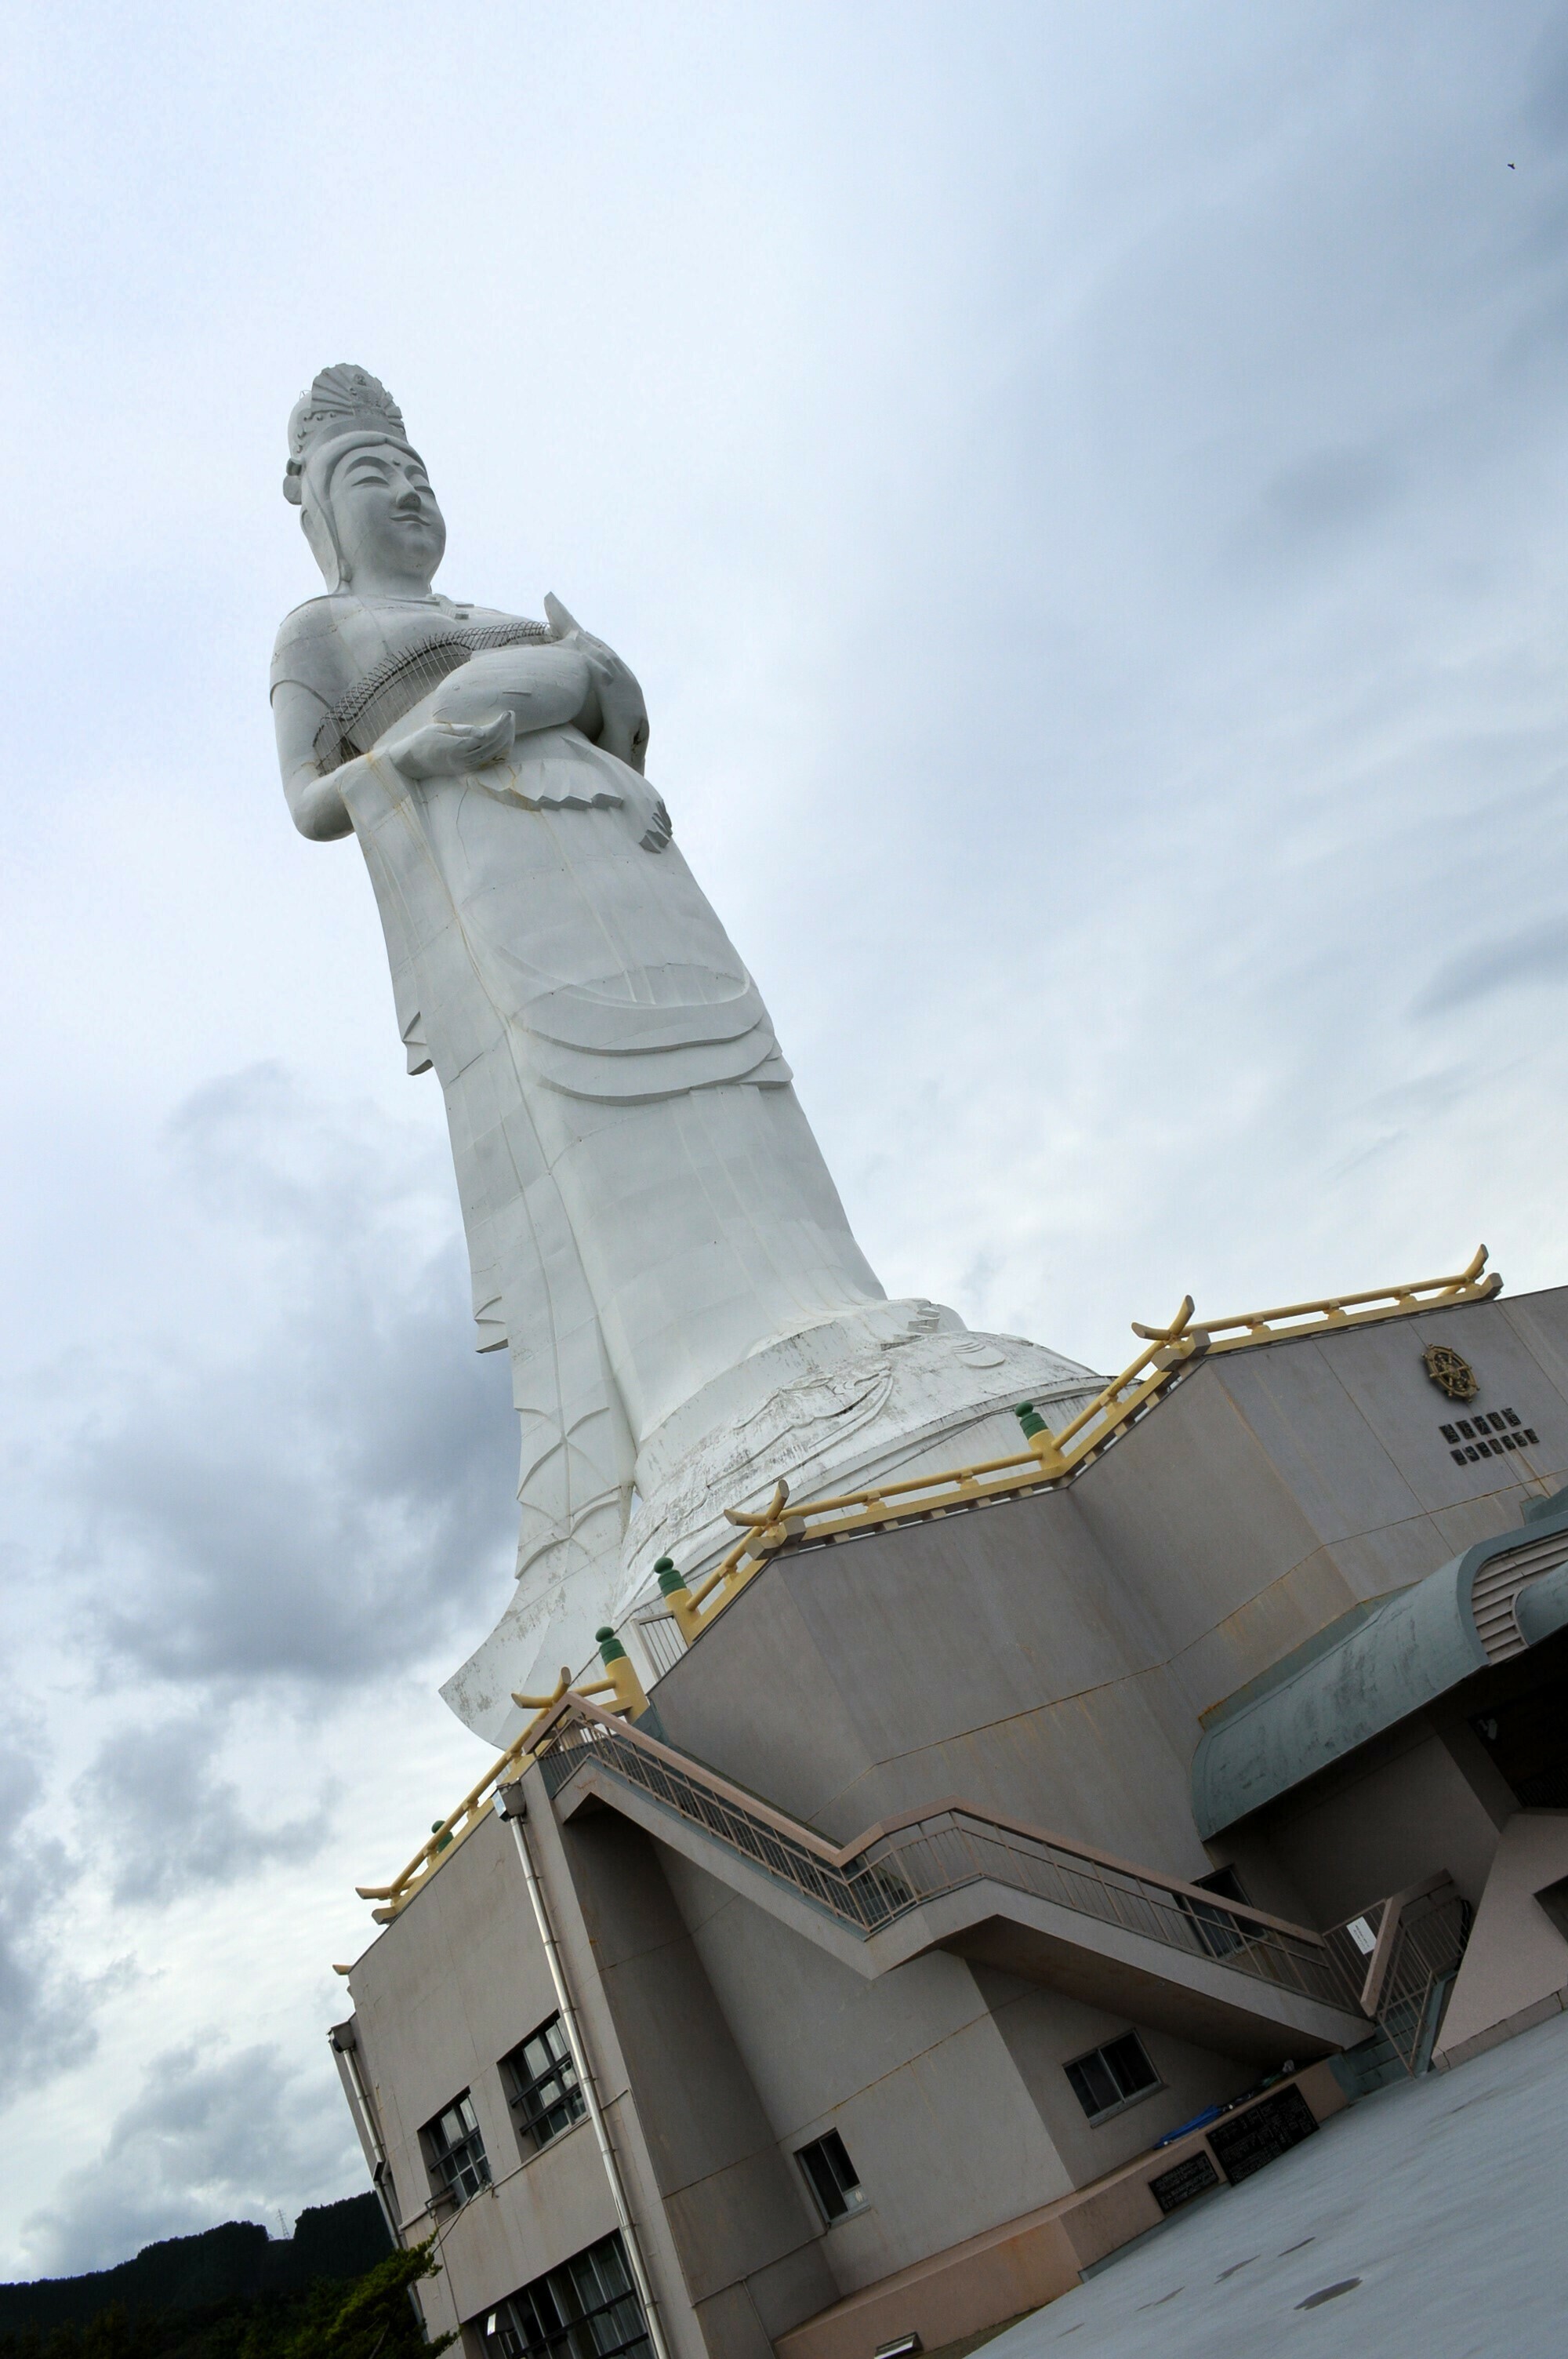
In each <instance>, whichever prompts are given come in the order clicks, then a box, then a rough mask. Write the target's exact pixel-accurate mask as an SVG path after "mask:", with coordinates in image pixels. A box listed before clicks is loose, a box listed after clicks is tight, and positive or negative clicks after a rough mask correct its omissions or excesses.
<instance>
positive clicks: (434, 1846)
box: [333, 1630, 648, 1974]
mask: <svg viewBox="0 0 1568 2359" xmlns="http://www.w3.org/2000/svg"><path fill="white" fill-rule="evenodd" d="M599 1635H600V1646H601V1648H602V1650H603V1653H604V1656H605V1658H606V1659H605V1666H604V1668H605V1673H606V1676H605V1677H604V1678H603V1679H601V1680H584V1681H583V1682H582V1683H581V1684H580V1685H579V1686H577V1687H574V1686H573V1685H572V1675H571V1672H570V1670H569V1669H568V1667H567V1665H566V1664H564V1663H563V1664H562V1666H561V1673H560V1677H559V1679H557V1681H556V1684H555V1686H554V1688H553V1689H552V1690H551V1691H550V1693H549V1694H548V1695H543V1696H533V1695H517V1694H515V1693H514V1696H513V1698H512V1701H513V1702H514V1703H515V1704H521V1705H522V1706H523V1707H524V1710H525V1711H527V1710H531V1711H532V1712H533V1714H534V1717H533V1719H532V1720H531V1721H530V1722H529V1723H528V1725H527V1727H526V1728H525V1729H524V1731H523V1734H522V1735H521V1736H518V1737H514V1740H513V1742H512V1743H511V1744H510V1745H508V1746H507V1748H506V1750H505V1752H504V1753H503V1754H502V1755H501V1756H499V1758H498V1759H496V1760H494V1761H492V1763H491V1765H490V1767H489V1768H488V1769H487V1770H486V1771H485V1773H484V1775H483V1777H481V1778H479V1779H478V1780H477V1781H476V1782H475V1783H474V1784H473V1785H471V1786H470V1788H469V1789H468V1792H467V1793H466V1794H465V1795H464V1796H463V1799H462V1800H461V1801H460V1803H459V1804H458V1806H457V1808H456V1810H449V1812H448V1813H447V1816H446V1817H445V1818H444V1819H438V1820H437V1821H436V1823H435V1825H434V1826H433V1827H432V1828H431V1830H430V1835H429V1840H428V1842H427V1843H421V1844H420V1846H419V1848H418V1850H417V1851H416V1853H415V1854H414V1856H413V1858H412V1859H411V1860H410V1861H409V1862H408V1864H407V1866H406V1867H405V1868H404V1869H403V1870H402V1871H401V1873H400V1874H398V1875H395V1876H394V1877H393V1879H392V1882H391V1883H390V1884H357V1885H356V1886H354V1890H355V1891H356V1893H357V1894H358V1896H359V1897H360V1898H361V1899H362V1900H379V1901H381V1902H383V1903H384V1906H383V1907H381V1908H373V1909H372V1911H371V1915H372V1916H373V1918H374V1919H375V1921H376V1923H377V1924H378V1925H390V1924H391V1922H392V1920H393V1919H394V1918H395V1917H396V1916H398V1915H400V1914H401V1912H402V1911H403V1910H404V1909H405V1908H407V1906H408V1903H409V1902H410V1901H411V1900H412V1899H413V1897H414V1895H415V1894H416V1892H419V1891H422V1890H423V1889H424V1887H425V1886H426V1885H427V1883H428V1881H429V1879H430V1877H431V1876H432V1875H434V1874H435V1873H436V1870H437V1869H438V1867H441V1866H444V1865H445V1864H446V1861H447V1859H448V1858H449V1855H450V1854H451V1853H453V1852H454V1851H456V1850H457V1848H458V1846H459V1845H460V1843H466V1842H467V1841H468V1838H469V1837H470V1835H471V1834H472V1832H473V1831H474V1829H475V1828H476V1827H477V1826H480V1825H481V1824H482V1822H483V1821H484V1820H486V1819H487V1818H488V1817H489V1816H490V1814H491V1811H492V1809H493V1807H494V1802H495V1797H496V1795H497V1793H498V1792H499V1791H500V1789H501V1788H502V1787H503V1786H506V1785H510V1784H511V1782H512V1780H513V1779H514V1777H520V1776H521V1774H522V1772H523V1771H524V1769H525V1768H526V1767H527V1765H528V1763H529V1762H530V1761H532V1759H533V1758H534V1741H535V1733H536V1732H537V1731H538V1729H539V1727H540V1725H541V1723H543V1722H544V1721H546V1719H548V1717H549V1715H550V1713H551V1712H553V1711H554V1710H555V1708H556V1706H557V1704H558V1703H559V1702H560V1701H561V1699H562V1697H563V1696H568V1695H570V1696H599V1695H612V1696H613V1697H614V1698H615V1701H616V1704H617V1706H618V1707H619V1708H620V1709H621V1710H622V1712H627V1713H629V1714H630V1715H631V1716H632V1717H633V1719H634V1718H635V1717H636V1716H637V1715H638V1713H640V1712H646V1711H647V1709H648V1699H647V1697H646V1695H645V1694H644V1693H643V1683H642V1681H641V1680H639V1679H638V1677H637V1674H636V1672H635V1671H634V1670H633V1668H632V1665H631V1662H630V1661H629V1659H628V1658H627V1655H626V1650H625V1648H624V1647H622V1645H621V1644H620V1641H619V1640H618V1639H617V1638H615V1636H613V1634H612V1633H611V1631H609V1630H601V1631H600V1634H599ZM333 1971H334V1973H340V1974H346V1973H348V1971H349V1969H348V1967H347V1966H337V1967H334V1969H333Z"/></svg>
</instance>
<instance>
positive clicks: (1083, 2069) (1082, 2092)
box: [1067, 2048, 1121, 2121]
mask: <svg viewBox="0 0 1568 2359" xmlns="http://www.w3.org/2000/svg"><path fill="white" fill-rule="evenodd" d="M1067 2078H1068V2080H1069V2081H1070V2082H1072V2084H1073V2093H1074V2095H1075V2096H1076V2098H1077V2101H1078V2103H1079V2104H1080V2105H1082V2107H1083V2109H1084V2111H1085V2113H1086V2114H1088V2116H1089V2118H1090V2120H1091V2121H1092V2120H1093V2118H1094V2116H1095V2115H1096V2114H1104V2113H1108V2112H1109V2110H1110V2108H1111V2106H1112V2105H1117V2104H1120V2102H1121V2092H1120V2090H1119V2088H1118V2087H1117V2085H1116V2082H1114V2081H1113V2080H1112V2079H1111V2077H1110V2074H1109V2072H1108V2070H1107V2068H1106V2061H1105V2058H1104V2056H1103V2055H1102V2054H1101V2053H1100V2051H1099V2049H1098V2048H1097V2049H1095V2051H1094V2053H1093V2055H1092V2056H1080V2057H1079V2059H1078V2060H1077V2062H1076V2064H1069V2065H1068V2067H1067Z"/></svg>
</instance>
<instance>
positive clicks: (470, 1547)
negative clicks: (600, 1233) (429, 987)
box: [64, 1066, 516, 1687]
mask: <svg viewBox="0 0 1568 2359" xmlns="http://www.w3.org/2000/svg"><path fill="white" fill-rule="evenodd" d="M169 1147H170V1153H171V1158H172V1162H173V1165H174V1171H175V1177H176V1179H177V1181H178V1185H179V1186H180V1188H181V1189H182V1190H184V1191H185V1193H186V1194H187V1196H188V1198H189V1199H190V1200H193V1201H194V1202H195V1204H196V1205H197V1207H198V1208H199V1211H200V1221H199V1222H196V1223H192V1228H193V1231H194V1232H195V1233H197V1234H203V1235H204V1236H205V1250H206V1253H207V1256H208V1259H209V1261H210V1263H211V1269H210V1270H209V1271H207V1272H205V1273H199V1274H198V1275H199V1281H200V1278H202V1277H204V1278H205V1291H206V1292H207V1293H208V1296H209V1302H208V1309H209V1313H210V1315H209V1316H208V1318H207V1319H206V1321H204V1322H202V1323H198V1322H197V1321H194V1320H193V1321H191V1323H190V1324H189V1327H188V1329H187V1330H186V1332H185V1333H184V1335H183V1336H182V1338H181V1343H180V1347H179V1348H178V1350H175V1351H171V1352H169V1353H167V1354H166V1355H164V1356H162V1357H161V1358H160V1357H156V1356H153V1355H151V1354H148V1355H147V1356H145V1357H144V1356H142V1355H139V1354H133V1355H131V1356H130V1357H128V1358H127V1359H126V1360H125V1361H124V1363H123V1364H121V1365H120V1366H119V1367H118V1368H117V1369H116V1370H115V1371H114V1372H113V1374H112V1375H111V1376H110V1377H109V1378H108V1379H106V1382H105V1386H104V1388H103V1399H102V1401H101V1406H100V1408H99V1411H98V1413H97V1415H96V1416H95V1417H94V1419H93V1420H92V1425H91V1426H90V1427H89V1428H88V1429H87V1430H84V1431H82V1432H81V1433H80V1434H79V1435H78V1438H77V1440H76V1443H75V1446H74V1448H73V1449H72V1450H71V1451H70V1456H69V1459H68V1462H67V1464H66V1466H65V1469H64V1481H65V1483H66V1484H67V1485H68V1486H69V1488H70V1493H71V1495H72V1496H73V1497H74V1499H75V1500H76V1501H77V1503H78V1506H79V1508H80V1510H81V1538H80V1540H79V1543H78V1549H77V1555H78V1570H79V1572H80V1574H81V1576H82V1577H83V1578H84V1580H85V1581H86V1582H87V1584H88V1586H89V1587H90V1589H91V1590H92V1593H93V1595H94V1597H95V1599H96V1601H97V1612H98V1618H99V1628H100V1633H101V1638H102V1642H103V1647H104V1648H105V1650H106V1653H107V1655H108V1657H109V1658H111V1659H112V1660H113V1662H114V1664H115V1666H116V1667H117V1668H122V1669H123V1668H124V1667H125V1666H127V1665H129V1666H135V1667H136V1668H138V1669H142V1670H145V1671H149V1672H152V1673H154V1674H155V1675H157V1676H158V1677H160V1678H163V1679H166V1680H176V1681H191V1680H194V1681H197V1682H202V1681H211V1680H222V1679H243V1680H249V1679H254V1678H258V1677H261V1678H270V1677H279V1676H282V1677H287V1678H288V1679H290V1680H296V1681H300V1682H304V1683H306V1684H307V1685H310V1686H322V1685H325V1686H330V1687H342V1686H346V1685H349V1684H351V1683H353V1682H354V1681H356V1680H361V1679H362V1678H363V1677H364V1676H365V1675H366V1674H367V1673H369V1672H372V1671H373V1670H376V1669H385V1668H388V1667H395V1666H399V1665H403V1664H406V1663H408V1662H410V1661H413V1660H416V1659H417V1658H419V1657H420V1656H421V1655H422V1653H423V1652H424V1651H425V1650H426V1649H427V1648H428V1647H429V1646H430V1645H431V1643H432V1642H433V1641H434V1640H435V1639H436V1638H437V1637H438V1636H439V1635H443V1634H445V1633H447V1632H448V1631H449V1630H451V1629H453V1628H454V1627H455V1626H456V1625H458V1624H459V1623H460V1620H461V1619H462V1617H465V1616H466V1625H465V1626H467V1627H470V1628H472V1627H475V1626H476V1625H477V1626H488V1625H487V1622H486V1618H485V1617H486V1615H487V1614H492V1613H493V1611H494V1610H496V1609H497V1608H498V1606H499V1605H500V1604H501V1603H503V1602H504V1594H505V1590H504V1584H505V1581H506V1577H507V1573H508V1571H509V1569H510V1549H511V1537H512V1532H513V1529H514V1525H513V1508H512V1500H513V1495H514V1490H515V1464H516V1430H515V1420H514V1415H513V1412H512V1407H511V1401H510V1397H509V1393H508V1388H507V1385H506V1382H505V1370H504V1368H498V1367H497V1366H496V1364H494V1363H493V1362H491V1361H485V1360H481V1358H480V1357H479V1356H478V1355H477V1354H476V1353H474V1352H473V1350H472V1345H471V1330H470V1329H469V1327H468V1322H467V1319H466V1316H465V1310H466V1304H465V1296H466V1293H467V1285H466V1272H465V1270H464V1268H463V1264H462V1251H461V1245H460V1242H459V1240H458V1239H457V1238H456V1237H454V1236H453V1235H452V1234H451V1226H452V1223H451V1212H450V1209H449V1188H450V1182H449V1180H447V1181H446V1188H447V1191H448V1201H442V1199H441V1197H440V1196H439V1195H438V1194H437V1193H436V1192H435V1187H434V1181H433V1177H432V1172H431V1169H430V1158H429V1155H428V1151H427V1149H426V1148H425V1147H424V1145H423V1142H422V1141H421V1142H418V1143H417V1144H415V1143H411V1141H410V1139H409V1137H408V1136H406V1134H403V1133H401V1132H399V1131H398V1130H397V1129H396V1128H395V1125H391V1124H390V1123H388V1122H387V1121H386V1120H385V1119H384V1117H381V1116H378V1115H376V1114H373V1113H372V1112H370V1111H367V1110H364V1109H351V1110H348V1111H346V1112H345V1111H342V1110H339V1109H334V1108H330V1107H326V1106H323V1105H322V1104H321V1103H319V1102H317V1101H316V1100H314V1099H312V1098H311V1097H310V1095H309V1094H308V1093H306V1092H303V1091H302V1090H300V1089H299V1088H298V1087H297V1084H296V1083H295V1082H293V1081H292V1080H291V1079H290V1078H289V1076H288V1075H287V1073H285V1072H284V1071H281V1070H280V1069H278V1068H276V1067H275V1066H264V1067H260V1068H257V1069H255V1070H254V1071H248V1072H244V1073H240V1074H236V1075H233V1076H231V1077H229V1078H227V1079H225V1080H224V1081H222V1082H219V1083H214V1084H213V1085H211V1087H209V1088H206V1089H204V1090H202V1091H200V1093H197V1094H196V1095H195V1096H193V1097H192V1098H191V1099H190V1100H189V1102H188V1103H186V1104H185V1105H184V1106H183V1107H182V1108H181V1109H180V1111H179V1113H178V1115H177V1116H176V1118H175V1120H174V1122H173V1124H172V1125H171V1126H170V1134H169ZM443 1177H444V1175H443Z"/></svg>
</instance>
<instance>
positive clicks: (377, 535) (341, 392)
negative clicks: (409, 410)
mask: <svg viewBox="0 0 1568 2359" xmlns="http://www.w3.org/2000/svg"><path fill="white" fill-rule="evenodd" d="M288 452H289V456H288V470H287V473H286V474H285V476H284V479H283V496H284V498H285V499H286V500H288V501H290V502H292V504H293V505H294V506H296V507H297V508H298V510H299V521H300V523H301V524H302V525H303V527H304V528H305V538H306V539H307V540H308V542H309V544H310V547H311V550H312V552H313V553H314V556H315V559H316V562H317V564H318V565H319V567H320V569H321V572H322V576H323V578H324V580H325V582H326V584H327V587H328V589H329V590H341V589H347V588H349V587H350V586H353V587H356V588H358V589H360V590H361V591H362V592H367V593H369V594H372V595H374V594H376V593H378V592H379V593H380V594H382V595H386V596H393V597H398V596H402V597H417V596H421V595H423V594H424V592H427V590H428V589H429V587H430V582H431V577H432V576H433V575H434V573H435V571H436V569H437V567H438V565H439V564H440V561H441V556H442V552H443V551H444V549H446V546H447V527H446V523H445V520H444V519H443V517H442V515H441V511H440V509H439V508H438V506H437V505H436V495H435V494H434V493H433V492H432V491H431V489H430V479H429V477H428V476H427V473H425V464H424V462H423V460H422V459H421V458H420V456H419V453H418V452H417V451H416V450H415V449H414V447H413V445H412V444H411V443H410V441H409V440H408V435H407V431H406V428H405V426H404V423H403V412H402V411H401V410H400V409H399V408H398V407H397V404H396V403H395V401H394V399H393V398H392V396H391V395H390V394H389V393H388V391H387V390H386V387H385V386H384V385H383V384H382V383H381V381H380V379H379V378H377V377H373V376H371V375H369V374H368V373H367V371H365V370H364V369H362V368H351V367H350V366H349V364H347V363H346V362H341V363H340V364H339V365H338V366H337V367H336V368H328V369H323V370H322V371H321V373H320V375H319V376H318V377H317V379H316V381H315V383H314V384H313V385H312V386H311V387H310V390H309V392H308V393H303V394H301V395H300V397H299V399H298V400H297V402H296V403H295V405H294V409H293V412H292V414H291V416H290V418H289V420H288Z"/></svg>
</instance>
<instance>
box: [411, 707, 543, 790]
mask: <svg viewBox="0 0 1568 2359" xmlns="http://www.w3.org/2000/svg"><path fill="white" fill-rule="evenodd" d="M515 734H516V729H515V724H514V722H513V718H512V715H511V713H510V712H498V713H497V714H496V716H495V718H494V720H493V721H432V722H430V723H427V726H426V727H425V728H423V729H416V730H415V731H414V732H413V734H412V735H411V736H407V737H403V738H400V739H399V740H398V742H397V743H396V745H389V746H388V748H387V759H388V760H389V761H390V762H392V763H393V764H394V765H395V767H396V768H397V769H399V770H401V771H402V773H403V775H404V777H406V778H456V777H461V776H462V773H463V772H464V771H465V770H484V769H488V768H489V766H490V765H491V764H492V762H504V761H505V759H506V756H508V754H510V753H511V751H512V741H513V739H514V736H515Z"/></svg>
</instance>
